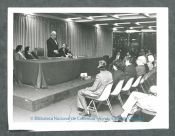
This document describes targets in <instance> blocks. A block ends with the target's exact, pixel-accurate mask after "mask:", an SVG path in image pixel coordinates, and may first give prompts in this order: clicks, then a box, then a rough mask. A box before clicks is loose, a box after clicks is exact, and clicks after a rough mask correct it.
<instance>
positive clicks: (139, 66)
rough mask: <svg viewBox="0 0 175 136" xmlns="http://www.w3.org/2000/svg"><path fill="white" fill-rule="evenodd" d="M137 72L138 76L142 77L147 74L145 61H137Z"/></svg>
mask: <svg viewBox="0 0 175 136" xmlns="http://www.w3.org/2000/svg"><path fill="white" fill-rule="evenodd" d="M136 64H137V66H136V72H137V76H142V75H144V74H145V73H146V69H145V65H144V63H143V61H142V60H141V59H139V58H138V59H137V60H136Z"/></svg>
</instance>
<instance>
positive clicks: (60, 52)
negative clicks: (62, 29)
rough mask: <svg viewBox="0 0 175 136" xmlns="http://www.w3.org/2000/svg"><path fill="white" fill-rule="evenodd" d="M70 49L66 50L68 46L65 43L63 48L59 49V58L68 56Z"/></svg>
mask: <svg viewBox="0 0 175 136" xmlns="http://www.w3.org/2000/svg"><path fill="white" fill-rule="evenodd" d="M68 54H69V53H68V49H67V48H66V44H65V43H63V45H62V47H61V48H60V49H59V56H60V57H66V56H67V55H68Z"/></svg>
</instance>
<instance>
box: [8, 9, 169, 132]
mask: <svg viewBox="0 0 175 136" xmlns="http://www.w3.org/2000/svg"><path fill="white" fill-rule="evenodd" d="M168 78H169V77H168V8H151V7H150V8H149V7H147V8H141V7H140V8H9V9H8V123H9V129H10V130H33V131H63V130H123V129H124V130H128V129H157V128H169V105H168V100H169V96H168V95H169V89H168V84H169V83H168ZM162 122H163V123H162Z"/></svg>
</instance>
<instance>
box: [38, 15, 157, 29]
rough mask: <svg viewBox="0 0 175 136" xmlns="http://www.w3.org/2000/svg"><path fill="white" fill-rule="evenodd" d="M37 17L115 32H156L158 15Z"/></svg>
mask: <svg viewBox="0 0 175 136" xmlns="http://www.w3.org/2000/svg"><path fill="white" fill-rule="evenodd" d="M37 15H40V16H45V17H49V18H54V19H59V20H64V21H72V22H76V23H81V24H86V25H93V26H96V27H104V28H109V29H112V30H113V31H114V32H141V31H143V32H144V31H145V32H156V13H37Z"/></svg>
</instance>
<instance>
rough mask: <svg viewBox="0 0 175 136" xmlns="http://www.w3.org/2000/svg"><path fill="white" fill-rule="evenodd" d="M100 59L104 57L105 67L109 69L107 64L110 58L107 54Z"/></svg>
mask: <svg viewBox="0 0 175 136" xmlns="http://www.w3.org/2000/svg"><path fill="white" fill-rule="evenodd" d="M102 59H104V60H105V61H106V69H107V70H109V65H110V58H109V56H108V55H104V56H103V57H102Z"/></svg>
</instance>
